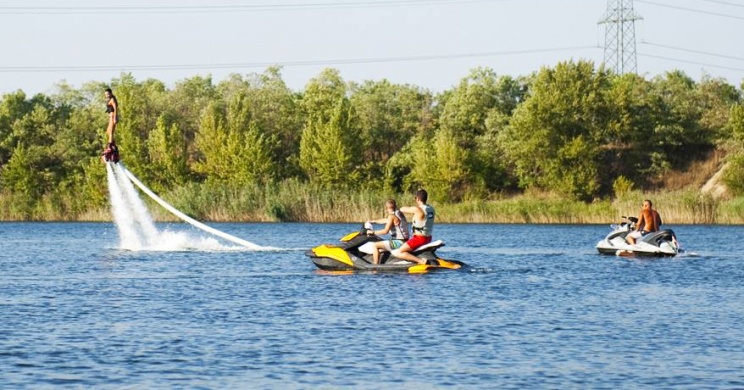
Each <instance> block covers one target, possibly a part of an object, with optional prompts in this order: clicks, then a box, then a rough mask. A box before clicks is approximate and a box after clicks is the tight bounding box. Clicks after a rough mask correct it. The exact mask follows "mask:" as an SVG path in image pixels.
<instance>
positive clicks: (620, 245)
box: [596, 218, 681, 257]
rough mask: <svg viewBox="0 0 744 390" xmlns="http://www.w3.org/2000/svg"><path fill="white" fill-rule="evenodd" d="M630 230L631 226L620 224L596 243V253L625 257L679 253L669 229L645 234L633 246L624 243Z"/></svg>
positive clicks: (672, 232)
mask: <svg viewBox="0 0 744 390" xmlns="http://www.w3.org/2000/svg"><path fill="white" fill-rule="evenodd" d="M633 219H635V218H633ZM632 230H633V225H629V224H625V223H623V224H621V225H620V226H618V227H616V228H615V229H614V230H613V231H612V232H610V234H608V235H607V237H605V239H604V240H601V241H599V242H598V243H597V246H596V248H597V251H598V252H599V253H600V254H603V255H615V256H625V257H674V256H676V255H677V254H678V253H679V252H680V251H681V250H680V249H679V244H678V242H677V237H676V235H675V234H674V231H672V230H671V229H664V230H660V231H658V232H653V233H649V234H646V235H644V236H643V237H641V238H640V239H638V240H637V241H636V243H635V244H634V245H631V244H629V243H628V242H627V241H626V237H627V235H628V233H630V232H631V231H632Z"/></svg>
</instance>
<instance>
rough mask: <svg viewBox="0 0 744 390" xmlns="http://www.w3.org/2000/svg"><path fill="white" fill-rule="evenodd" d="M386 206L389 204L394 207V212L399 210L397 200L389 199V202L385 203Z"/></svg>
mask: <svg viewBox="0 0 744 390" xmlns="http://www.w3.org/2000/svg"><path fill="white" fill-rule="evenodd" d="M385 204H389V205H390V206H393V210H397V209H398V204H397V203H395V199H393V198H390V199H388V200H387V202H385Z"/></svg>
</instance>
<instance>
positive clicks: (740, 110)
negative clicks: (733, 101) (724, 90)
mask: <svg viewBox="0 0 744 390" xmlns="http://www.w3.org/2000/svg"><path fill="white" fill-rule="evenodd" d="M727 128H728V130H729V131H730V132H731V140H730V142H729V144H728V149H729V150H730V155H729V157H728V165H727V167H726V171H725V172H724V178H723V180H724V182H725V183H726V186H727V187H728V188H729V190H731V191H732V192H733V193H734V194H737V195H741V194H744V106H743V105H742V104H737V105H735V106H733V107H732V108H731V115H730V117H729V122H728V124H727Z"/></svg>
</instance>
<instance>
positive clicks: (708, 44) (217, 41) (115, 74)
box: [0, 0, 744, 95]
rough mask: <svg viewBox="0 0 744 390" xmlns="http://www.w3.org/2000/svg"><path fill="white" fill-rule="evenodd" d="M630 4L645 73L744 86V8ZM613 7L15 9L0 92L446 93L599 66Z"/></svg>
mask: <svg viewBox="0 0 744 390" xmlns="http://www.w3.org/2000/svg"><path fill="white" fill-rule="evenodd" d="M626 2H628V0H626ZM611 3H615V1H611ZM632 3H633V6H634V10H635V13H636V14H638V16H640V17H641V18H642V19H640V20H638V21H636V22H635V34H636V51H637V53H638V56H637V72H638V73H639V74H640V75H643V76H644V77H646V78H649V79H650V78H652V77H655V76H657V75H663V74H664V73H665V72H667V71H672V70H675V69H677V70H681V71H683V72H685V73H686V74H687V75H688V76H690V77H692V78H693V79H694V80H696V81H699V80H701V78H703V77H708V76H710V77H715V78H723V79H725V80H726V81H727V82H729V83H730V84H732V85H735V86H737V87H741V86H742V82H743V81H744V43H742V40H741V37H744V0H648V1H645V0H644V1H641V0H636V1H634V2H632ZM607 10H608V1H607V0H306V1H300V0H274V1H267V0H214V1H206V0H202V1H196V0H194V1H189V0H170V1H163V0H160V1H152V0H131V1H101V0H85V1H84V0H3V1H2V3H0V95H2V94H6V93H10V92H15V91H17V90H23V91H24V92H25V93H26V94H28V95H33V94H36V93H45V94H53V93H54V92H55V91H57V88H58V85H59V84H61V83H66V84H69V85H71V86H72V87H74V88H79V87H81V86H82V85H83V84H84V83H86V82H104V83H109V82H110V81H111V80H113V79H116V78H119V77H120V76H121V74H122V72H127V73H131V74H132V75H133V76H134V77H135V79H136V80H138V81H143V80H146V79H149V78H154V79H158V80H161V81H163V82H164V83H166V85H167V86H168V87H169V88H173V87H174V86H175V84H176V83H177V82H179V81H181V80H184V79H188V78H191V77H195V76H207V75H211V77H212V79H213V81H214V82H215V83H218V82H220V81H222V80H224V79H226V78H227V77H228V76H229V75H230V74H235V73H238V74H252V73H262V72H263V71H265V70H266V68H267V67H268V66H271V65H279V66H282V71H281V74H282V79H283V80H284V81H285V82H286V83H287V85H288V87H289V88H291V89H292V90H295V91H301V90H303V89H304V87H305V85H306V84H307V83H308V82H309V81H310V80H311V79H312V78H314V77H316V76H317V75H319V74H320V72H321V71H322V70H323V69H325V68H335V69H338V70H339V71H340V74H341V77H342V78H343V79H344V80H345V81H355V82H363V81H365V80H373V81H381V80H384V79H387V80H389V81H390V82H393V83H399V84H411V85H415V86H419V87H422V88H425V89H428V90H431V91H433V92H441V91H444V90H447V89H450V88H452V87H454V86H456V85H457V84H458V83H459V81H460V80H462V79H463V78H465V77H467V75H468V74H469V72H470V71H471V70H472V69H475V68H478V67H485V68H490V69H493V70H494V71H495V72H496V74H497V75H509V76H514V77H517V76H525V75H529V74H531V73H532V72H535V71H538V70H539V69H540V68H541V67H545V66H547V67H552V66H555V64H557V63H559V62H561V61H567V60H575V61H577V60H582V59H584V60H591V61H594V62H595V63H596V64H598V65H599V64H600V63H602V62H603V59H604V50H603V46H604V44H605V42H604V40H605V25H601V24H599V23H598V22H599V21H600V20H602V19H603V18H604V16H605V15H606V14H607Z"/></svg>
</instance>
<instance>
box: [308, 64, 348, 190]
mask: <svg viewBox="0 0 744 390" xmlns="http://www.w3.org/2000/svg"><path fill="white" fill-rule="evenodd" d="M302 106H303V108H304V111H305V114H306V122H305V126H304V129H303V131H302V139H301V140H300V167H302V169H303V171H304V172H305V174H306V175H307V177H308V178H309V179H310V180H311V181H312V182H315V183H318V184H321V185H341V186H343V185H349V184H354V183H357V182H358V180H359V172H358V167H359V161H360V160H361V159H360V156H359V149H358V145H357V142H356V140H357V139H358V135H357V134H358V133H357V131H356V129H355V128H354V126H353V125H352V120H353V118H354V115H353V112H352V108H351V104H350V102H349V99H348V98H347V97H346V85H345V84H344V82H343V80H342V79H341V76H340V75H339V73H338V71H337V70H334V69H326V70H325V71H323V72H322V73H321V74H320V76H318V77H317V78H314V79H313V80H311V81H310V82H309V83H308V85H307V87H306V88H305V94H304V95H303V99H302Z"/></svg>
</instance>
